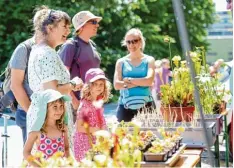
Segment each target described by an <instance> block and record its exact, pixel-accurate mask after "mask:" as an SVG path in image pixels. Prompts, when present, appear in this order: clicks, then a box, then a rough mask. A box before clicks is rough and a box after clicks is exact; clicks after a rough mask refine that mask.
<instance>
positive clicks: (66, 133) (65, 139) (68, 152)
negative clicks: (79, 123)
mask: <svg viewBox="0 0 234 168" xmlns="http://www.w3.org/2000/svg"><path fill="white" fill-rule="evenodd" d="M64 145H65V149H64V150H65V157H69V156H70V150H69V148H70V147H69V141H68V129H67V126H65V132H64Z"/></svg>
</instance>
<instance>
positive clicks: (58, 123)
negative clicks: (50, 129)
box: [41, 98, 65, 133]
mask: <svg viewBox="0 0 234 168" xmlns="http://www.w3.org/2000/svg"><path fill="white" fill-rule="evenodd" d="M57 102H59V103H61V104H63V107H64V112H63V114H62V116H61V117H60V119H58V120H56V127H57V128H58V130H60V131H62V132H64V131H65V122H64V115H65V102H64V100H63V99H62V98H60V99H58V100H55V101H53V102H50V103H48V104H47V113H46V118H45V122H44V124H43V126H42V127H41V132H44V133H47V132H46V123H47V119H48V108H49V107H50V106H52V105H53V104H54V103H57Z"/></svg>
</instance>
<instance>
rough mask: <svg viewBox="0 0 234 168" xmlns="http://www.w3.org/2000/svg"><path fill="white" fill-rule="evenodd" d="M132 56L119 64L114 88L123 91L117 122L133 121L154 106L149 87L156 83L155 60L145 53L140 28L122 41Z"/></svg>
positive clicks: (132, 31) (128, 56)
mask: <svg viewBox="0 0 234 168" xmlns="http://www.w3.org/2000/svg"><path fill="white" fill-rule="evenodd" d="M122 45H123V46H126V47H127V49H128V52H129V54H128V55H126V56H125V57H123V58H120V59H118V60H117V62H116V67H115V75H114V88H115V89H116V90H120V97H119V103H118V107H117V118H118V121H122V120H124V121H131V120H132V118H133V117H134V116H135V115H136V114H137V111H138V110H140V109H141V108H143V107H146V108H149V107H155V105H154V102H153V99H152V96H151V95H152V94H151V89H150V87H151V86H152V84H153V81H154V69H155V67H154V66H155V65H154V62H155V60H154V58H153V57H152V56H148V55H146V54H144V53H143V51H144V48H145V39H144V37H143V35H142V32H141V31H140V30H139V29H136V28H133V29H130V30H129V31H128V32H127V33H126V35H125V37H124V40H123V41H122Z"/></svg>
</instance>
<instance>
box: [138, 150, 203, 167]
mask: <svg viewBox="0 0 234 168" xmlns="http://www.w3.org/2000/svg"><path fill="white" fill-rule="evenodd" d="M202 152H203V149H184V152H182V153H181V154H180V155H179V158H178V159H177V160H176V161H175V162H173V164H172V165H171V164H167V165H166V164H165V163H164V164H160V162H142V163H143V164H142V165H141V167H144V168H148V167H184V168H190V167H195V166H197V167H201V153H202ZM171 159H173V158H171Z"/></svg>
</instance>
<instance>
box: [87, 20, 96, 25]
mask: <svg viewBox="0 0 234 168" xmlns="http://www.w3.org/2000/svg"><path fill="white" fill-rule="evenodd" d="M88 23H91V24H93V25H96V24H98V21H96V20H90V21H88Z"/></svg>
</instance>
